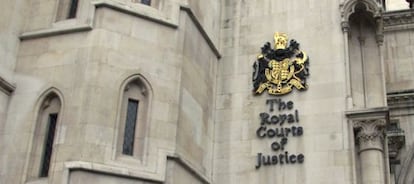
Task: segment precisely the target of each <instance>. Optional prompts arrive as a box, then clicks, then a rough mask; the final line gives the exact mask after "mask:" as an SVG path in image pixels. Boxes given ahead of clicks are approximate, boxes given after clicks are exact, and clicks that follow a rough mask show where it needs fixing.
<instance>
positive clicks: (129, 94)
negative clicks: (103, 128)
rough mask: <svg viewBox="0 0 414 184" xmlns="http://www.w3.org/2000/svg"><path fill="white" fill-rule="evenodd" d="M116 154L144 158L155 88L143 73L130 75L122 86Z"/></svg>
mask: <svg viewBox="0 0 414 184" xmlns="http://www.w3.org/2000/svg"><path fill="white" fill-rule="evenodd" d="M120 94H121V95H120V103H119V104H120V105H119V108H118V114H119V115H118V118H117V119H118V120H117V128H116V130H117V133H116V134H117V137H116V155H124V156H125V155H126V156H132V157H135V158H137V159H142V158H143V156H144V151H145V148H146V144H147V143H146V142H147V136H148V127H149V120H150V109H151V101H152V96H153V90H152V86H151V84H150V82H149V81H148V80H147V78H145V77H144V76H143V75H142V74H133V75H130V76H128V77H127V78H126V79H125V80H124V81H123V82H122V84H121V86H120Z"/></svg>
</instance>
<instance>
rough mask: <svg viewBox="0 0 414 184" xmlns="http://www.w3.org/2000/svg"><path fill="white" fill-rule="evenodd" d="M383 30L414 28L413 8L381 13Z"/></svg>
mask: <svg viewBox="0 0 414 184" xmlns="http://www.w3.org/2000/svg"><path fill="white" fill-rule="evenodd" d="M383 21H384V31H385V32H387V31H399V30H407V29H414V9H407V10H399V11H391V12H385V13H383Z"/></svg>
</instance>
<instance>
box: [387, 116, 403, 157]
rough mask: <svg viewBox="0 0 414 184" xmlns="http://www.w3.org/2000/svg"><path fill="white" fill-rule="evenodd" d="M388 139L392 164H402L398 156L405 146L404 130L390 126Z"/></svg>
mask: <svg viewBox="0 0 414 184" xmlns="http://www.w3.org/2000/svg"><path fill="white" fill-rule="evenodd" d="M391 124H393V123H391ZM395 124H397V122H395ZM387 139H388V156H389V160H390V164H391V165H392V164H400V160H398V158H397V156H398V154H399V153H400V149H401V148H402V147H403V146H404V144H405V133H404V130H402V129H400V128H399V127H398V126H389V127H388V128H387Z"/></svg>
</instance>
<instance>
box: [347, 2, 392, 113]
mask: <svg viewBox="0 0 414 184" xmlns="http://www.w3.org/2000/svg"><path fill="white" fill-rule="evenodd" d="M381 2H382V1H373V0H349V1H346V2H345V3H344V4H343V6H342V14H341V15H342V29H343V31H344V35H345V43H346V44H345V45H346V47H347V48H346V52H345V55H346V57H347V58H346V64H347V79H348V86H347V90H348V91H347V95H348V96H349V97H352V104H350V105H349V106H351V107H350V108H356V109H362V108H372V107H382V106H385V105H386V101H385V83H384V81H385V80H384V67H383V59H382V53H381V47H382V43H383V31H382V30H383V25H382V17H381V14H382V11H383V10H382V5H381Z"/></svg>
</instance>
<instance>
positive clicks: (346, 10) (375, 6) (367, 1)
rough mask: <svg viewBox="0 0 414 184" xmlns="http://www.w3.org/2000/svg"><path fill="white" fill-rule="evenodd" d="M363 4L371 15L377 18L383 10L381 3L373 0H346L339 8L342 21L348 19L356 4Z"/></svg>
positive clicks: (354, 10)
mask: <svg viewBox="0 0 414 184" xmlns="http://www.w3.org/2000/svg"><path fill="white" fill-rule="evenodd" d="M361 4H362V5H364V6H365V7H366V11H367V12H370V13H371V14H372V17H374V18H378V17H380V16H381V14H382V12H383V8H382V5H381V4H380V3H378V2H376V1H374V0H348V1H346V2H345V3H344V4H343V5H342V8H341V16H342V21H348V20H349V17H350V16H351V15H352V14H354V13H355V12H356V7H358V6H357V5H361Z"/></svg>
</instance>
